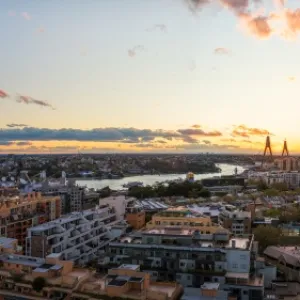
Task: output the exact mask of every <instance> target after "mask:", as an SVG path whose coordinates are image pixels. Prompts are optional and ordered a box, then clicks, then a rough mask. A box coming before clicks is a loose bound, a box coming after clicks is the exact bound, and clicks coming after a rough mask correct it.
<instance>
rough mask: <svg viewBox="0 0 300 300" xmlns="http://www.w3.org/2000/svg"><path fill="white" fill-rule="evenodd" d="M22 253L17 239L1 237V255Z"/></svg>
mask: <svg viewBox="0 0 300 300" xmlns="http://www.w3.org/2000/svg"><path fill="white" fill-rule="evenodd" d="M21 252H22V247H20V246H19V245H18V240H17V239H11V238H6V237H0V254H4V253H6V254H11V253H20V254H21Z"/></svg>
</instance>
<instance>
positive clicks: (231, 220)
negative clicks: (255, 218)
mask: <svg viewBox="0 0 300 300" xmlns="http://www.w3.org/2000/svg"><path fill="white" fill-rule="evenodd" d="M219 222H220V224H221V225H222V226H223V227H224V228H226V229H228V230H230V231H231V232H232V233H233V234H235V235H239V234H248V233H251V212H250V211H241V210H237V209H236V208H235V207H231V206H225V209H224V210H222V211H221V213H220V215H219Z"/></svg>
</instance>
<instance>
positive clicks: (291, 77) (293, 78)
mask: <svg viewBox="0 0 300 300" xmlns="http://www.w3.org/2000/svg"><path fill="white" fill-rule="evenodd" d="M288 80H289V81H290V82H293V81H295V80H296V77H294V76H290V77H289V78H288Z"/></svg>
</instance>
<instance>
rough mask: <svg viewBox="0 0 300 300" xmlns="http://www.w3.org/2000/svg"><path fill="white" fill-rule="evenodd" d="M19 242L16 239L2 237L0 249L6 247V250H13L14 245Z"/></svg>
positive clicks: (0, 238)
mask: <svg viewBox="0 0 300 300" xmlns="http://www.w3.org/2000/svg"><path fill="white" fill-rule="evenodd" d="M16 242H17V240H16V239H11V238H7V237H3V236H1V237H0V247H4V248H13V247H14V243H16Z"/></svg>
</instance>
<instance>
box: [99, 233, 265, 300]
mask: <svg viewBox="0 0 300 300" xmlns="http://www.w3.org/2000/svg"><path fill="white" fill-rule="evenodd" d="M120 263H130V264H140V265H141V267H142V269H143V270H145V271H148V272H150V273H151V274H152V278H153V280H157V279H158V280H163V281H164V280H167V281H177V282H179V283H180V284H182V285H183V286H185V287H194V288H200V286H201V285H203V284H204V283H205V282H212V283H219V284H220V285H221V286H222V288H224V289H227V290H228V291H230V292H231V294H232V293H233V294H234V295H235V296H236V297H237V299H240V300H248V299H252V300H260V299H262V295H263V292H264V279H263V276H260V277H257V276H255V275H254V273H252V272H251V270H252V268H253V265H254V257H253V236H252V235H247V236H244V237H232V236H231V235H230V234H229V233H228V232H227V231H225V232H224V231H222V230H219V232H218V231H216V232H215V233H211V234H205V233H203V234H201V233H200V231H199V230H198V229H195V228H192V227H190V228H189V229H184V228H181V227H173V228H172V227H165V228H162V227H153V228H151V229H144V230H142V231H140V232H138V234H136V235H131V236H126V237H122V238H120V239H119V240H118V241H113V242H111V243H110V244H109V249H108V257H107V260H102V261H100V262H99V264H100V266H99V268H101V267H103V268H105V264H106V265H108V266H110V265H111V264H120ZM101 264H102V266H101ZM249 295H251V298H249Z"/></svg>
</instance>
